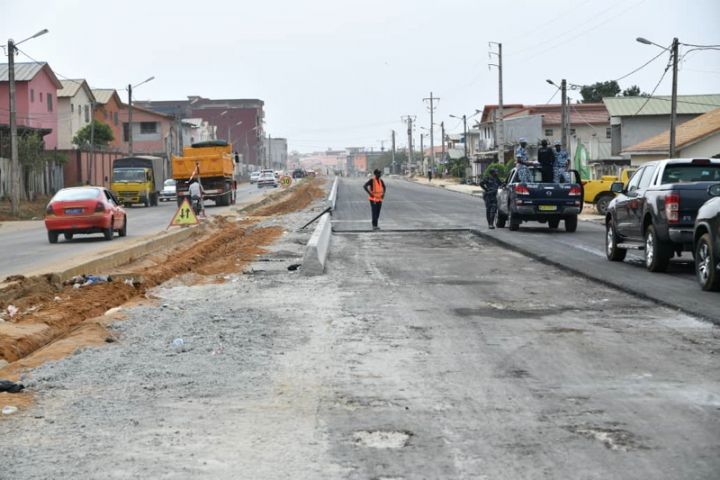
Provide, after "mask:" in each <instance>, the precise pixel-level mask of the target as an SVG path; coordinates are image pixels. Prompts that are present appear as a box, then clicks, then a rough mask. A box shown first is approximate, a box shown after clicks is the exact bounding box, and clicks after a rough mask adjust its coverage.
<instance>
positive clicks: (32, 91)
mask: <svg viewBox="0 0 720 480" xmlns="http://www.w3.org/2000/svg"><path fill="white" fill-rule="evenodd" d="M30 101H31V102H35V89H34V88H31V89H30Z"/></svg>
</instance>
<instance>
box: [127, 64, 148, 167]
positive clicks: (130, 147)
mask: <svg viewBox="0 0 720 480" xmlns="http://www.w3.org/2000/svg"><path fill="white" fill-rule="evenodd" d="M153 79H155V77H150V78H148V79H147V80H144V81H142V82H140V83H138V84H137V85H135V87H139V86H140V85H142V84H144V83H147V82H149V81H150V80H153ZM132 89H133V86H132V84H128V86H127V91H128V156H129V157H132V154H133V129H132Z"/></svg>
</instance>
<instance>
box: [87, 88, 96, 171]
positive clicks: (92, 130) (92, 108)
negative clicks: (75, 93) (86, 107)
mask: <svg viewBox="0 0 720 480" xmlns="http://www.w3.org/2000/svg"><path fill="white" fill-rule="evenodd" d="M94 116H95V102H93V101H91V102H90V168H88V183H89V184H90V185H92V184H93V170H94V168H95V121H94V118H93V117H94Z"/></svg>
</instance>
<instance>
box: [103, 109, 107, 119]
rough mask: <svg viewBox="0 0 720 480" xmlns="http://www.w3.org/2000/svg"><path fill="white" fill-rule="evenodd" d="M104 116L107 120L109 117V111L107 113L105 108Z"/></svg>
mask: <svg viewBox="0 0 720 480" xmlns="http://www.w3.org/2000/svg"><path fill="white" fill-rule="evenodd" d="M103 118H104V119H105V120H107V119H108V113H107V111H106V110H103Z"/></svg>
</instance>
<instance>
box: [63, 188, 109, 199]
mask: <svg viewBox="0 0 720 480" xmlns="http://www.w3.org/2000/svg"><path fill="white" fill-rule="evenodd" d="M98 195H100V189H98V188H72V189H68V190H60V191H59V192H58V193H56V194H55V196H54V197H53V199H52V201H53V202H67V201H76V200H92V199H93V198H97V196H98Z"/></svg>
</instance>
